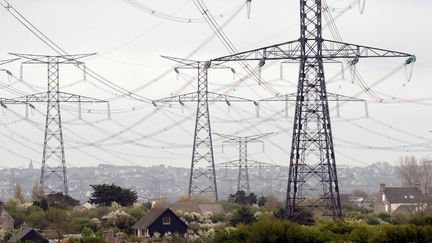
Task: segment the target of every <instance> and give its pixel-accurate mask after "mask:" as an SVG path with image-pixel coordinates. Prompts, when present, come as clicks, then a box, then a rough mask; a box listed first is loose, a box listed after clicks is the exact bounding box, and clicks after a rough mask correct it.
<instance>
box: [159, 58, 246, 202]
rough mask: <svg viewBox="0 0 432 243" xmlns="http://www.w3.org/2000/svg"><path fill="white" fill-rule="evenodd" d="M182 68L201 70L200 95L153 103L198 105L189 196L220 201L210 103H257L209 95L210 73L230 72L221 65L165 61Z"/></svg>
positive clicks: (195, 93) (221, 95)
mask: <svg viewBox="0 0 432 243" xmlns="http://www.w3.org/2000/svg"><path fill="white" fill-rule="evenodd" d="M165 58H167V59H170V60H173V61H176V62H178V63H180V64H182V65H181V66H180V67H177V68H176V71H178V70H179V69H195V70H197V81H198V89H197V91H196V92H193V93H188V94H182V95H177V96H172V97H168V98H163V99H158V100H155V101H153V104H154V105H156V104H157V103H180V104H181V105H184V103H185V102H196V103H197V109H196V119H195V132H194V140H193V149H192V162H191V170H190V178H189V190H188V195H189V197H191V196H200V195H203V196H211V197H212V198H213V199H215V200H216V201H217V200H218V192H217V183H216V171H215V163H214V161H215V160H214V151H213V139H212V130H211V122H210V111H209V102H225V103H227V104H228V105H231V102H253V101H252V100H248V99H243V98H239V97H235V96H229V95H224V94H218V93H213V92H209V90H208V70H209V69H226V68H227V67H225V66H221V65H212V63H211V62H200V61H191V60H185V59H179V58H172V57H165Z"/></svg>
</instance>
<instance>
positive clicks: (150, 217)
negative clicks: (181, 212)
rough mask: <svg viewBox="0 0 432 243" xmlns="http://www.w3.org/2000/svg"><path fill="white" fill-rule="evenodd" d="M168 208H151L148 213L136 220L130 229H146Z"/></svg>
mask: <svg viewBox="0 0 432 243" xmlns="http://www.w3.org/2000/svg"><path fill="white" fill-rule="evenodd" d="M166 210H169V209H168V208H152V209H151V210H150V212H149V213H148V214H146V215H145V216H144V217H142V218H141V219H140V220H138V222H136V223H135V224H134V225H133V226H132V229H147V228H148V227H149V226H150V225H152V224H153V223H154V222H155V221H156V220H157V219H158V218H159V217H160V216H161V215H162V214H163V213H164V212H165V211H166Z"/></svg>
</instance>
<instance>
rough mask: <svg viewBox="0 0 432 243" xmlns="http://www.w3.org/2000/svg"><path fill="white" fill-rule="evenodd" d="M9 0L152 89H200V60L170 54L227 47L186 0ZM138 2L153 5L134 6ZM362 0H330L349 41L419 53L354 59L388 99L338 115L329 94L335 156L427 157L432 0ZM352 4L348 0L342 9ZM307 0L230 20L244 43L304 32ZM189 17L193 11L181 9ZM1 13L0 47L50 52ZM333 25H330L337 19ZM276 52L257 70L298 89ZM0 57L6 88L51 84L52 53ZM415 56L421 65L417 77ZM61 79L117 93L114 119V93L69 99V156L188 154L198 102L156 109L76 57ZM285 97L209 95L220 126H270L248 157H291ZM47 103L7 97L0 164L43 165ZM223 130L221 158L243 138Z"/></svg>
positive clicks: (359, 160) (294, 69)
mask: <svg viewBox="0 0 432 243" xmlns="http://www.w3.org/2000/svg"><path fill="white" fill-rule="evenodd" d="M0 1H1V2H2V3H3V0H0ZM9 2H10V4H11V5H12V6H14V7H15V8H16V9H17V10H18V11H19V12H20V13H21V14H22V15H23V16H25V18H26V19H27V20H29V21H30V22H31V23H32V24H33V25H34V26H36V27H37V28H38V29H39V30H40V31H41V32H43V33H44V34H45V35H46V36H48V37H49V38H50V39H51V40H53V41H54V42H55V43H56V44H57V45H59V46H60V47H62V48H63V49H64V50H66V51H67V52H68V53H77V54H78V53H97V55H94V56H92V57H89V58H86V59H84V60H83V61H85V62H86V65H87V66H88V67H89V68H90V69H91V70H94V71H96V72H97V73H98V74H100V75H102V76H104V77H105V78H107V79H108V80H110V81H111V82H113V83H115V84H117V85H119V86H121V87H123V88H124V89H126V90H135V89H136V88H137V87H144V88H142V89H140V90H138V91H136V93H137V94H139V95H140V96H142V97H146V98H148V99H151V100H153V99H158V98H163V97H167V96H170V95H174V94H181V93H187V92H193V91H194V89H196V80H194V79H193V77H194V75H195V73H194V72H193V71H191V70H183V71H181V73H180V74H179V75H177V74H176V73H175V72H174V70H173V67H174V65H175V64H174V63H173V62H171V61H169V60H166V59H163V58H162V57H161V55H167V56H173V57H180V58H184V57H187V56H191V58H192V59H195V60H208V59H211V58H215V57H218V56H223V55H227V54H229V52H228V50H227V49H226V48H225V47H224V45H223V44H222V43H221V42H220V40H218V39H217V38H212V39H210V41H208V43H206V45H204V46H203V47H202V48H200V49H199V50H197V47H199V46H200V45H201V44H202V43H203V42H204V41H205V40H206V39H208V38H209V36H211V35H212V33H213V32H212V30H211V28H210V27H209V25H208V24H207V23H206V22H205V21H203V20H202V16H201V14H200V12H199V11H198V9H197V7H196V6H195V5H194V3H193V1H191V0H177V1H168V0H134V1H132V0H109V1H106V0H93V1H88V0H76V1H66V0H55V1H54V0H32V1H25V0H10V1H9ZM133 2H136V3H139V4H141V6H146V9H144V10H143V9H138V8H136V7H134V6H133V5H132V4H131V3H133ZM353 2H354V1H351V0H334V1H330V0H329V1H328V3H329V6H330V9H331V13H332V15H333V16H339V17H337V19H336V25H337V26H338V30H339V32H340V33H341V36H342V39H343V40H344V41H345V42H349V43H357V44H362V45H367V46H372V47H378V48H384V49H389V50H395V51H401V52H406V53H413V54H415V55H416V57H417V62H416V64H415V65H414V66H413V67H411V66H407V67H403V66H401V65H402V64H403V63H404V61H405V60H404V59H400V58H392V59H387V58H386V59H370V60H369V59H368V60H361V62H360V63H359V64H358V65H357V67H356V68H357V69H358V71H359V73H361V75H362V77H363V79H364V81H365V82H366V83H367V84H369V85H370V88H371V89H372V90H374V92H376V93H377V94H379V96H380V97H381V99H383V100H385V101H388V102H384V103H381V102H377V100H375V99H372V98H371V97H369V96H367V95H364V94H363V95H360V96H359V98H361V99H365V100H367V101H368V102H367V103H368V115H369V116H366V114H365V108H364V105H363V103H350V104H343V105H342V106H341V108H340V117H338V116H337V112H336V110H335V104H332V105H331V115H332V124H333V135H334V141H335V150H336V160H337V163H338V165H340V166H342V165H352V166H366V165H368V164H371V163H374V162H378V161H388V162H390V163H393V164H396V163H397V162H398V159H399V158H400V157H401V156H405V155H415V156H417V157H418V158H423V157H431V156H432V133H430V132H429V131H431V130H432V125H431V120H432V113H431V111H432V109H431V108H432V95H431V94H430V93H431V92H430V91H431V90H432V83H431V82H430V74H431V68H432V57H431V56H432V49H431V48H430V47H429V45H430V43H431V40H432V36H431V33H430V31H429V29H430V28H431V24H430V23H432V16H431V15H430V9H432V2H431V1H428V0H411V1H407V0H380V1H366V2H365V9H364V12H363V13H360V8H359V5H358V4H357V2H354V4H353ZM205 3H206V4H207V7H208V9H209V10H210V12H211V13H212V14H213V15H214V16H215V19H216V21H217V22H218V23H219V24H220V25H222V23H224V22H225V21H227V19H229V18H230V16H232V15H233V13H234V12H235V10H236V9H238V8H239V7H240V6H241V5H242V4H243V3H244V1H243V0H218V1H215V0H206V1H205ZM346 6H351V9H349V10H347V11H342V9H344V8H345V7H346ZM149 9H150V10H149ZM298 9H299V2H298V1H282V0H272V1H268V0H267V1H266V0H253V1H252V5H251V14H250V18H248V16H247V9H246V8H244V9H242V10H241V11H240V12H239V14H238V15H236V16H234V17H233V18H232V20H231V21H230V22H229V24H227V25H226V27H224V32H225V33H226V35H227V36H228V37H229V39H230V41H231V42H232V43H233V45H234V46H235V47H236V49H237V50H239V51H245V50H249V49H253V48H258V47H261V46H266V45H271V44H275V43H281V42H285V41H289V40H295V39H297V38H298V37H299V27H298V25H299V13H298ZM152 11H153V14H152V13H151V12H152ZM167 16H168V17H167ZM188 19H196V20H197V21H196V22H195V21H192V22H193V23H188V22H187V21H186V22H185V20H188ZM0 25H1V28H0V36H1V45H0V60H1V59H8V58H12V56H10V55H9V53H27V54H48V55H53V54H55V53H54V52H53V51H52V50H51V49H50V48H49V47H47V46H46V45H45V44H44V43H43V42H41V41H40V40H39V39H38V38H37V37H36V36H35V35H34V34H32V33H31V32H30V31H29V30H27V29H26V28H25V27H23V26H22V25H21V24H20V23H19V22H18V21H17V20H16V19H14V18H13V16H12V15H11V14H10V13H9V12H7V11H6V10H5V9H3V8H2V9H0ZM324 38H326V39H333V36H332V34H331V33H330V31H328V29H326V30H325V31H324ZM191 54H193V55H191ZM251 65H252V66H257V63H251ZM232 66H233V68H235V70H236V76H235V77H233V74H232V73H231V72H229V71H226V70H219V71H210V74H209V89H210V90H221V89H222V88H223V87H224V86H226V85H227V84H230V83H232V82H234V81H235V80H238V79H239V78H240V77H241V76H242V74H243V75H244V74H245V71H243V70H242V69H241V67H240V66H238V65H236V64H232ZM280 66H281V65H280V63H272V62H269V63H268V65H266V68H265V69H264V70H263V71H262V77H263V79H264V80H266V81H267V82H268V83H270V84H271V85H272V87H273V88H275V89H276V90H277V91H278V92H280V93H282V94H285V93H293V92H295V90H296V82H297V76H298V66H297V65H295V64H283V71H282V74H283V75H281V69H280ZM2 68H5V69H8V70H10V71H11V72H12V73H13V74H14V76H15V78H14V77H8V76H7V75H6V74H5V73H0V84H1V87H2V88H1V89H0V97H6V98H12V97H16V96H20V95H26V94H31V93H38V92H43V91H44V90H45V89H46V66H37V65H32V66H28V65H26V66H25V67H24V72H23V73H24V76H23V80H22V81H20V80H18V79H17V77H19V74H20V61H16V62H13V63H10V64H7V65H4V66H2ZM325 68H326V77H327V83H328V91H329V92H332V93H338V94H343V95H347V96H354V95H356V94H359V93H362V89H361V88H360V87H359V85H358V83H357V82H356V81H354V82H353V80H352V77H351V74H350V73H349V72H348V71H346V72H345V73H344V75H343V77H342V75H341V73H340V69H341V67H340V66H339V65H335V64H328V65H326V67H325ZM405 68H406V69H405ZM411 68H412V71H413V72H412V77H411V79H410V80H409V81H408V79H407V76H409V73H410V70H411ZM163 73H166V75H161V74H163ZM390 73H391V74H392V75H391V76H389V74H390ZM281 76H282V77H281ZM383 77H388V78H386V79H383ZM233 78H235V79H233ZM380 80H382V82H378V81H380ZM377 82H378V84H376V85H374V84H375V83H377ZM372 85H373V86H372ZM60 86H61V89H62V91H64V92H69V93H74V94H80V95H84V96H89V97H94V98H98V99H104V100H110V109H111V118H110V119H108V114H107V113H108V112H107V108H106V105H105V104H83V106H82V118H81V119H80V118H79V116H78V107H77V105H76V104H62V120H63V128H64V134H65V153H66V162H67V165H68V166H79V167H85V166H94V165H97V164H113V165H139V166H151V165H156V164H165V165H169V166H180V167H189V166H190V159H191V153H192V151H191V150H192V141H193V132H194V121H195V110H196V107H195V104H193V103H192V104H186V105H185V106H184V107H182V106H181V105H179V104H173V105H172V106H171V107H163V108H159V109H156V108H155V107H153V106H152V105H151V104H148V103H146V102H142V101H138V100H134V99H131V98H128V97H124V96H122V94H120V93H119V92H118V91H116V90H113V89H111V88H109V87H107V86H105V85H104V84H102V83H100V82H98V81H97V80H94V79H92V78H91V77H87V79H86V80H83V75H82V73H81V72H80V71H79V70H77V69H76V68H75V67H71V66H61V70H60ZM222 91H224V90H223V89H222ZM225 91H226V90H225ZM229 94H230V95H235V96H241V97H245V98H249V99H252V100H259V99H263V98H268V97H272V96H273V94H271V93H269V92H267V91H266V90H265V89H264V88H263V87H262V86H260V85H257V84H256V82H255V81H254V80H246V81H244V82H242V83H241V85H240V86H239V87H237V88H236V89H235V90H233V91H231V92H230V93H229ZM284 107H285V104H283V103H271V104H269V103H263V104H261V105H260V110H259V116H257V114H256V108H255V107H254V105H252V104H232V106H230V107H228V106H227V105H225V104H211V106H210V112H211V119H212V129H213V132H216V133H223V134H233V135H237V136H250V135H254V134H260V133H267V132H273V133H274V134H273V135H271V136H269V137H267V138H265V139H262V141H263V143H256V144H251V145H250V148H249V151H250V156H249V157H250V158H252V159H255V160H259V161H263V162H269V163H275V164H279V165H288V159H289V151H290V147H291V132H292V131H291V130H292V122H293V112H294V106H293V104H292V103H290V104H288V108H289V109H288V116H285V111H284ZM45 112H46V105H44V104H37V105H36V106H35V109H34V110H30V111H29V112H28V116H27V117H26V111H25V108H24V107H23V106H19V105H14V106H12V105H11V106H8V109H7V110H6V109H3V110H2V112H1V114H0V121H1V122H0V124H1V126H0V139H1V140H0V141H1V143H0V153H1V156H0V166H1V167H23V166H24V167H26V166H28V164H29V162H30V160H31V161H33V164H34V165H35V166H36V167H39V166H40V161H41V157H42V147H43V131H44V120H45V117H44V114H45ZM223 141H224V140H223V139H221V138H219V137H217V136H214V145H215V148H214V150H215V161H216V163H221V162H224V161H230V160H235V159H236V158H237V154H238V151H237V150H236V148H237V147H236V146H229V145H226V144H225V145H224V149H222V144H223Z"/></svg>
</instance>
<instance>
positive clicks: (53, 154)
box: [11, 53, 107, 195]
mask: <svg viewBox="0 0 432 243" xmlns="http://www.w3.org/2000/svg"><path fill="white" fill-rule="evenodd" d="M11 55H14V56H16V57H19V58H22V59H26V61H24V62H23V63H22V65H23V64H44V65H47V67H48V87H47V88H48V89H47V91H46V92H43V93H37V94H31V95H26V96H22V97H18V98H14V99H13V101H15V102H25V103H46V104H47V113H46V119H45V135H44V145H43V154H42V167H41V177H40V184H41V186H42V187H43V188H44V190H45V192H47V193H49V192H59V191H61V192H62V193H64V194H65V195H67V194H68V193H69V190H68V183H67V173H66V160H65V151H64V139H63V129H62V122H61V113H60V103H78V106H79V108H80V107H81V103H105V102H107V101H104V100H99V99H94V98H89V97H85V96H81V95H76V94H70V93H65V92H61V91H60V88H59V83H60V72H59V71H60V64H62V65H63V64H71V65H75V66H78V67H79V68H80V69H82V70H83V71H84V75H85V64H84V62H81V61H78V59H81V58H85V57H88V56H91V55H94V54H78V55H63V56H48V55H31V54H17V53H11ZM22 67H23V66H21V68H22ZM21 74H22V69H21Z"/></svg>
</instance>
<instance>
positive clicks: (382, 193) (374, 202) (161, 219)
mask: <svg viewBox="0 0 432 243" xmlns="http://www.w3.org/2000/svg"><path fill="white" fill-rule="evenodd" d="M348 201H349V202H350V203H352V204H356V205H360V206H362V207H366V206H367V207H369V208H371V207H373V209H374V212H375V213H388V214H393V213H415V212H418V211H420V210H424V209H425V208H426V207H427V201H428V200H427V198H426V197H425V196H424V195H423V193H422V191H421V190H420V188H419V187H386V185H385V184H381V185H380V187H379V192H378V193H377V196H376V198H375V199H371V198H368V197H365V198H362V197H351V198H348ZM151 203H152V208H151V210H150V211H149V212H148V213H147V214H146V215H145V216H144V217H143V218H141V219H140V220H139V221H137V222H136V223H135V224H134V225H133V226H132V229H133V231H134V234H135V235H136V236H138V237H140V238H142V239H143V241H145V240H146V239H149V238H150V237H153V236H154V235H155V234H156V233H158V234H160V235H164V234H165V233H167V232H170V233H177V234H180V235H183V234H185V233H186V232H187V230H188V225H187V224H186V223H185V222H183V221H182V219H180V218H179V217H178V216H177V215H176V214H175V212H176V211H190V212H200V213H213V214H219V213H224V210H223V208H222V205H221V204H216V203H213V204H200V203H198V202H194V201H187V202H176V203H173V204H170V203H169V202H168V201H166V200H162V201H157V200H155V201H152V202H151ZM87 206H88V205H87ZM13 227H14V221H13V219H12V217H10V215H9V214H8V213H7V212H6V210H4V208H3V204H2V203H0V241H1V240H2V238H1V235H2V234H1V233H2V232H5V231H7V230H12V229H13ZM104 237H105V239H106V241H107V242H110V243H122V242H124V239H125V237H124V235H123V234H121V233H120V234H117V235H114V234H113V233H112V232H109V231H108V232H105V234H104ZM26 240H31V241H35V242H37V243H46V242H47V241H46V238H44V237H43V236H42V235H41V234H39V233H38V232H37V231H35V230H34V229H31V228H23V229H22V231H20V232H19V233H18V234H16V235H15V236H14V237H12V238H11V239H10V241H11V242H19V241H23V242H24V241H26Z"/></svg>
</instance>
